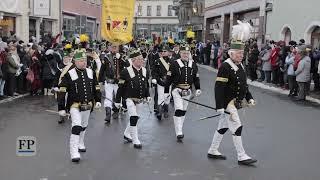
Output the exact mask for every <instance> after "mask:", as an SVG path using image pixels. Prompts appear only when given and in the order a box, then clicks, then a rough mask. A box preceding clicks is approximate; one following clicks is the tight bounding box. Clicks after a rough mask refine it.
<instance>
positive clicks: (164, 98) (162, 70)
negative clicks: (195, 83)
mask: <svg viewBox="0 0 320 180" xmlns="http://www.w3.org/2000/svg"><path fill="white" fill-rule="evenodd" d="M169 51H170V48H169V47H168V46H164V47H163V48H161V49H160V58H159V59H157V60H156V62H155V67H154V69H153V71H152V78H153V79H152V81H151V82H152V84H155V85H156V86H157V88H156V89H157V95H158V98H157V102H155V103H157V105H158V106H157V107H158V112H157V114H156V116H157V118H158V119H159V120H161V118H162V114H163V113H164V117H165V118H168V116H169V115H168V111H169V103H170V97H171V96H170V93H165V92H164V89H165V83H166V79H167V73H168V71H169V68H170V64H171V63H172V62H171V60H170V58H169V56H168V55H169ZM170 89H171V87H170ZM170 91H171V90H169V92H170Z"/></svg>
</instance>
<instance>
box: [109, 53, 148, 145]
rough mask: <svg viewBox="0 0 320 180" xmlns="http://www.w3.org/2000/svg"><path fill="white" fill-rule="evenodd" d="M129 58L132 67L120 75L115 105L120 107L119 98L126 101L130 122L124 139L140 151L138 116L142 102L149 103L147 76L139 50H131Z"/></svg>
mask: <svg viewBox="0 0 320 180" xmlns="http://www.w3.org/2000/svg"><path fill="white" fill-rule="evenodd" d="M129 57H130V58H131V59H132V65H131V66H129V67H127V68H125V69H124V70H123V71H122V72H121V74H120V80H119V89H118V92H117V96H116V104H115V105H116V106H117V107H120V106H121V105H122V104H121V97H122V98H124V99H126V105H127V108H128V115H129V117H130V121H129V123H128V125H127V128H126V129H125V131H124V139H125V140H126V141H128V142H132V143H133V145H134V148H137V149H140V148H142V144H141V142H140V140H139V138H138V127H137V123H138V120H139V116H138V114H140V113H141V108H142V107H141V106H142V105H143V103H144V102H147V103H150V102H151V97H150V92H149V83H148V79H149V75H148V73H147V70H146V68H145V67H143V64H144V59H143V56H142V54H141V52H140V50H139V49H136V50H133V51H132V52H131V54H130V56H129ZM138 112H139V113H138Z"/></svg>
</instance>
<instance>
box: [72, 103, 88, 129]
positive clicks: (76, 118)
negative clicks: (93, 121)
mask: <svg viewBox="0 0 320 180" xmlns="http://www.w3.org/2000/svg"><path fill="white" fill-rule="evenodd" d="M70 116H71V121H72V124H71V126H72V127H74V126H81V127H87V126H88V121H89V116H90V110H88V111H81V112H80V111H79V108H70Z"/></svg>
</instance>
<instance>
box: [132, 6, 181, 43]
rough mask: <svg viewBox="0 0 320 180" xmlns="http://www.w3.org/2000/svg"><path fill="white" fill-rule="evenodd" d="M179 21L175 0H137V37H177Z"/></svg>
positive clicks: (135, 19) (135, 25)
mask: <svg viewBox="0 0 320 180" xmlns="http://www.w3.org/2000/svg"><path fill="white" fill-rule="evenodd" d="M178 23H179V21H178V16H177V15H176V13H175V11H174V10H173V0H136V5H135V15H134V26H133V31H134V32H133V34H134V35H135V36H136V37H140V38H146V39H148V38H151V37H152V36H153V35H156V36H158V37H159V36H160V37H163V38H168V37H172V38H177V37H178V34H177V30H178Z"/></svg>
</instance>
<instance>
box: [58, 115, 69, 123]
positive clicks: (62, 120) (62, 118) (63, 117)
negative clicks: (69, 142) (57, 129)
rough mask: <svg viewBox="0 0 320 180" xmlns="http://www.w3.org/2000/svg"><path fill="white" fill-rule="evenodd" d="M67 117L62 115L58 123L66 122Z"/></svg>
mask: <svg viewBox="0 0 320 180" xmlns="http://www.w3.org/2000/svg"><path fill="white" fill-rule="evenodd" d="M66 118H67V117H66V116H60V120H59V121H58V123H59V124H62V123H64V122H65V119H66Z"/></svg>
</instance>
